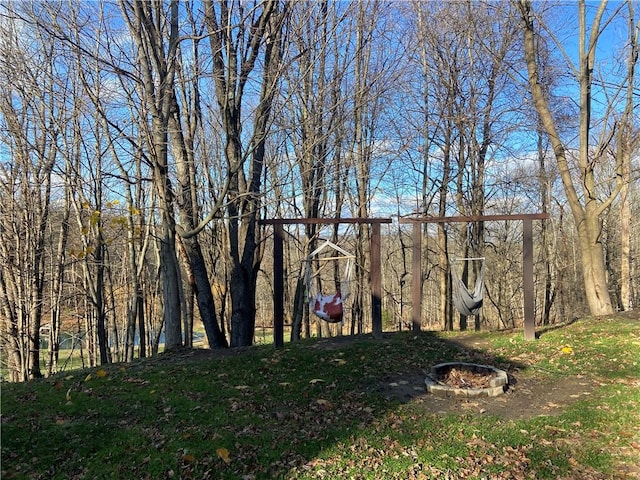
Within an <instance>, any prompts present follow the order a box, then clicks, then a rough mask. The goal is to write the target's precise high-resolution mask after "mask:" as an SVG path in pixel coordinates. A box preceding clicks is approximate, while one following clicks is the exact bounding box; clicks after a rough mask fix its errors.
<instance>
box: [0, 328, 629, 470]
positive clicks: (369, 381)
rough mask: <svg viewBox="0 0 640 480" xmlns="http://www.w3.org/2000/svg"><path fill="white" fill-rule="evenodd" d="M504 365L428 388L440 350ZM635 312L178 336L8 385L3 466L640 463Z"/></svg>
mask: <svg viewBox="0 0 640 480" xmlns="http://www.w3.org/2000/svg"><path fill="white" fill-rule="evenodd" d="M451 360H454V361H473V362H475V363H483V364H491V365H495V366H498V367H501V368H504V369H506V370H507V371H508V372H509V375H510V378H511V381H512V384H511V386H510V388H509V390H508V391H507V392H506V393H505V394H504V395H502V396H500V397H496V398H494V399H460V398H434V397H433V396H432V395H426V394H425V392H424V383H423V380H424V374H423V373H422V372H423V371H426V370H428V369H429V367H430V366H431V365H433V364H434V363H439V362H443V361H451ZM639 362H640V320H638V318H637V315H636V317H635V318H633V317H629V316H627V317H625V316H619V317H615V318H604V319H584V320H580V321H578V322H575V323H572V324H570V325H566V326H561V327H559V328H553V329H548V330H547V331H543V332H542V333H541V335H540V338H539V339H538V340H537V341H535V342H525V341H524V340H523V338H522V332H496V333H480V334H473V333H456V334H452V333H446V334H445V333H433V332H425V333H422V334H420V335H417V336H416V335H413V334H410V333H398V334H386V335H385V337H384V339H382V340H379V341H374V340H371V339H369V338H355V339H353V338H351V339H349V338H340V339H332V340H320V341H318V340H315V341H307V342H302V343H301V344H297V345H288V346H286V347H285V348H284V349H281V350H275V349H274V348H273V347H272V346H269V345H266V346H260V347H254V348H250V349H243V350H241V351H225V352H212V351H207V350H184V351H178V352H170V353H165V354H161V355H159V356H157V357H154V358H150V359H144V360H138V361H136V362H135V363H133V364H119V365H109V366H106V367H103V368H99V369H92V370H85V371H79V370H75V371H72V372H66V373H64V374H61V375H60V376H58V377H54V378H49V379H45V380H41V381H35V382H31V383H28V384H6V383H5V384H3V385H2V432H1V433H2V447H1V448H2V466H1V469H2V472H1V477H2V478H3V479H9V478H28V479H35V478H47V479H58V478H59V479H70V478H78V479H79V478H99V479H101V478H105V479H106V478H109V479H110V478H114V479H115V478H118V479H120V478H122V479H125V478H127V479H128V478H132V479H133V478H135V479H139V478H140V479H143V478H183V479H187V478H194V479H201V478H216V479H217V478H220V479H245V480H249V479H263V478H264V479H266V478H291V479H312V478H322V479H332V478H354V479H360V478H361V479H368V478H370V479H394V478H397V479H428V478H435V479H440V478H442V479H457V478H460V479H462V478H470V479H473V478H476V479H481V478H491V479H494V478H504V479H519V478H531V479H534V478H535V479H545V478H546V479H557V478H564V479H604V478H614V479H618V478H619V479H622V478H639V477H640V461H639V459H640V430H639V427H638V425H640V363H639Z"/></svg>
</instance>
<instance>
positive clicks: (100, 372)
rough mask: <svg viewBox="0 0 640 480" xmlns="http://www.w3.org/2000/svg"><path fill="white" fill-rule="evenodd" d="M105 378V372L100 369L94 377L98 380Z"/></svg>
mask: <svg viewBox="0 0 640 480" xmlns="http://www.w3.org/2000/svg"><path fill="white" fill-rule="evenodd" d="M106 376H107V371H106V370H104V369H102V368H101V369H100V370H98V371H97V372H96V377H98V378H103V377H106Z"/></svg>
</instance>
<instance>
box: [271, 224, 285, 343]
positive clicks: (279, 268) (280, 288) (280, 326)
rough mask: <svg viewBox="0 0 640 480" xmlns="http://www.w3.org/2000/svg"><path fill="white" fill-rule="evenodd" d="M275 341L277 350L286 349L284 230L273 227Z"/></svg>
mask: <svg viewBox="0 0 640 480" xmlns="http://www.w3.org/2000/svg"><path fill="white" fill-rule="evenodd" d="M273 233H274V235H273V341H274V344H275V346H276V348H282V347H284V256H283V250H282V246H283V243H282V242H283V238H284V229H283V227H282V225H281V224H275V225H274V226H273Z"/></svg>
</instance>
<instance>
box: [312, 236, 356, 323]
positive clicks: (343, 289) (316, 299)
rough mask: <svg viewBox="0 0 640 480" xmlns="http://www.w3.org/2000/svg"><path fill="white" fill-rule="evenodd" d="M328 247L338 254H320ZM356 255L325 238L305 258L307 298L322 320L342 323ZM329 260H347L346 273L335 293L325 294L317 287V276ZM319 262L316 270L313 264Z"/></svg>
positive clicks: (314, 311)
mask: <svg viewBox="0 0 640 480" xmlns="http://www.w3.org/2000/svg"><path fill="white" fill-rule="evenodd" d="M327 249H333V251H334V252H336V253H337V255H333V256H319V255H320V253H322V252H323V251H325V250H327ZM354 259H355V255H353V254H351V253H349V252H347V251H346V250H345V249H343V248H342V247H339V246H338V245H336V244H335V243H333V242H330V241H329V240H325V241H324V242H323V243H322V244H321V245H320V246H319V247H318V248H316V249H315V250H314V251H313V252H311V253H310V254H309V256H308V257H307V259H306V260H305V269H304V284H305V288H306V291H307V299H308V302H309V307H310V308H311V311H313V313H314V314H315V315H316V316H317V317H318V318H321V319H322V320H324V321H326V322H329V323H340V322H342V320H343V316H344V302H345V300H346V299H347V298H348V297H349V294H350V293H351V289H350V283H351V278H352V276H353V263H354ZM329 261H345V267H344V270H343V271H344V275H343V277H342V278H341V279H340V284H339V287H338V288H337V290H336V292H335V293H333V294H324V293H323V292H322V291H319V290H318V288H317V285H318V283H319V282H318V281H317V277H319V276H320V274H321V272H322V269H323V267H324V266H325V265H326V264H327V263H325V262H329ZM314 262H317V263H318V267H317V269H316V270H315V271H314V268H313V264H314Z"/></svg>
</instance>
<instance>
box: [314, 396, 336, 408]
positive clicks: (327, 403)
mask: <svg viewBox="0 0 640 480" xmlns="http://www.w3.org/2000/svg"><path fill="white" fill-rule="evenodd" d="M316 403H317V404H318V405H320V406H321V407H322V408H323V409H324V410H331V409H332V408H333V404H332V403H331V402H330V401H329V400H325V399H324V398H319V399H317V400H316Z"/></svg>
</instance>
